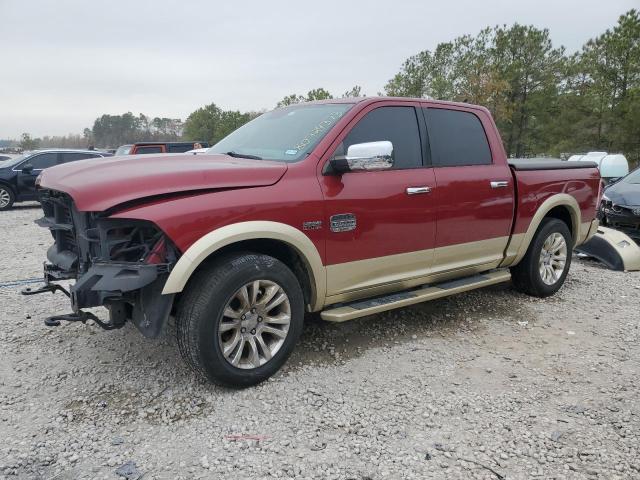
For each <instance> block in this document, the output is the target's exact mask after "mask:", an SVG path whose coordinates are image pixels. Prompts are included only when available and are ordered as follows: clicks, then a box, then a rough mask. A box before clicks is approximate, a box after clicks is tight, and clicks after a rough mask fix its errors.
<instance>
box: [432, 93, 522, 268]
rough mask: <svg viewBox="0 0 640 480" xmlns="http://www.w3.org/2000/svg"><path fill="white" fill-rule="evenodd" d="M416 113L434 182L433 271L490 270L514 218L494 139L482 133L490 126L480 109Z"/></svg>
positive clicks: (509, 183) (508, 178)
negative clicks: (422, 126) (427, 145)
mask: <svg viewBox="0 0 640 480" xmlns="http://www.w3.org/2000/svg"><path fill="white" fill-rule="evenodd" d="M422 111H423V113H424V116H425V120H426V124H427V131H428V134H429V143H430V146H431V153H432V162H433V167H434V173H435V180H436V188H435V190H434V195H433V198H432V201H433V202H434V203H435V204H436V205H437V218H436V225H437V227H436V229H437V235H436V242H435V258H434V264H433V273H439V272H443V273H444V272H449V271H452V272H454V271H455V270H460V269H469V268H470V267H471V268H475V269H477V270H484V269H490V268H494V267H496V266H497V265H498V264H499V263H500V261H501V260H502V258H503V255H504V250H505V248H506V246H507V242H508V241H509V235H510V233H511V224H512V221H513V216H514V185H513V177H512V173H511V170H510V169H509V166H508V165H507V163H506V161H504V158H503V155H501V152H503V150H502V147H501V145H500V144H499V143H498V142H499V141H500V139H499V137H497V136H496V135H495V134H494V135H492V136H491V135H490V136H487V132H495V127H494V126H493V123H492V122H491V121H490V118H489V117H488V115H486V114H484V112H482V111H479V110H474V109H470V108H465V107H462V106H461V107H455V108H453V107H449V106H447V108H446V109H444V108H435V107H431V106H429V107H428V108H423V110H422ZM488 138H491V143H490V141H489V140H488ZM496 160H497V161H496ZM501 160H502V161H501Z"/></svg>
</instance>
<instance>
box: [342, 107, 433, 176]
mask: <svg viewBox="0 0 640 480" xmlns="http://www.w3.org/2000/svg"><path fill="white" fill-rule="evenodd" d="M379 141H389V142H391V143H392V144H393V160H394V165H393V169H396V170H398V169H406V168H418V167H422V165H423V163H422V144H421V141H420V129H419V126H418V118H417V116H416V110H415V108H414V107H413V106H406V107H404V106H388V107H379V108H376V109H375V110H372V111H370V112H369V113H367V114H366V115H365V116H364V117H363V118H362V119H360V120H359V121H358V123H357V124H356V125H355V126H354V127H353V128H352V129H351V131H350V132H349V133H348V134H347V136H346V137H345V138H344V140H343V141H342V143H341V144H340V146H338V148H337V149H336V151H335V153H334V156H340V155H346V153H347V151H348V149H349V147H350V146H351V145H355V144H357V143H367V142H379Z"/></svg>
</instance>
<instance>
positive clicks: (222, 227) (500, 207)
mask: <svg viewBox="0 0 640 480" xmlns="http://www.w3.org/2000/svg"><path fill="white" fill-rule="evenodd" d="M346 101H347V102H354V101H353V100H346ZM393 105H402V106H407V105H409V106H413V107H415V108H416V109H418V110H419V109H421V108H446V109H458V110H465V111H469V112H471V113H473V114H474V115H476V116H477V117H478V118H479V119H480V121H481V123H482V125H483V127H484V129H485V132H486V135H487V139H488V142H489V146H490V149H491V154H492V164H491V165H481V166H462V167H440V168H439V167H434V166H433V165H432V164H431V163H430V158H431V154H430V143H429V138H428V126H427V125H426V122H425V120H424V117H423V116H422V115H418V118H419V123H420V130H421V139H422V145H423V152H422V154H423V155H422V156H423V164H422V166H421V167H419V168H415V169H409V170H387V171H378V172H359V173H356V172H352V173H346V174H343V175H335V174H326V173H325V172H326V167H327V164H328V162H329V160H330V158H331V157H332V155H333V152H334V151H335V149H336V147H337V145H338V144H339V143H340V142H341V141H342V139H343V138H344V137H345V136H346V134H347V133H348V132H349V131H350V129H351V128H352V127H353V126H354V125H355V124H356V123H357V122H358V121H359V120H360V119H361V118H362V117H363V116H364V115H366V114H367V113H368V112H369V111H371V110H373V109H375V108H380V107H383V106H393ZM189 157H190V158H188V159H187V158H185V159H183V161H180V162H176V161H175V159H167V158H166V157H165V159H163V158H162V157H151V156H149V157H147V158H145V159H142V158H138V159H136V160H135V161H133V162H131V164H127V165H126V168H124V167H125V165H124V164H120V163H118V162H120V161H121V160H118V159H115V160H108V161H106V162H105V161H103V162H102V163H101V167H100V168H101V171H100V172H99V174H96V172H95V170H94V171H92V172H91V176H95V178H96V180H95V181H92V180H90V178H89V176H88V172H84V173H83V172H82V171H80V170H78V171H72V170H71V169H65V168H64V167H60V168H56V169H53V170H52V171H51V172H49V171H47V172H46V173H45V175H44V176H43V177H42V178H41V180H40V182H41V186H42V187H44V188H48V189H53V190H62V191H65V192H67V193H69V194H70V195H71V196H72V198H73V199H74V202H75V204H76V208H78V209H79V210H80V211H106V212H108V213H109V214H110V216H111V217H114V218H130V219H143V220H148V221H151V222H153V223H154V224H156V225H157V226H158V227H159V228H160V229H162V230H163V231H164V233H165V234H166V235H167V236H168V237H169V238H170V239H171V240H172V242H173V243H174V244H175V246H176V247H177V248H178V249H179V251H180V253H181V257H180V259H179V260H178V262H177V264H176V265H175V267H174V268H173V270H172V272H171V274H170V276H169V278H168V280H167V282H166V285H165V287H164V290H163V294H175V293H179V292H181V291H182V290H183V289H184V288H185V286H186V285H187V282H188V280H189V278H190V276H191V275H192V274H193V272H194V271H195V270H196V269H197V267H198V266H199V265H200V264H201V263H202V262H203V261H204V260H205V259H207V258H209V257H210V256H211V255H216V253H217V252H219V251H221V250H223V249H226V248H229V247H230V246H233V245H242V244H246V243H247V242H251V243H250V245H251V247H252V248H255V247H256V246H257V245H258V243H257V242H265V243H264V245H265V248H267V249H268V248H270V247H269V246H270V245H271V246H272V245H274V244H275V243H277V244H279V245H282V246H284V247H286V248H288V249H290V250H291V251H292V252H293V253H294V255H295V256H296V258H298V259H299V261H300V265H301V266H302V270H303V275H304V280H305V283H306V284H307V286H308V299H307V300H308V309H309V310H311V311H318V310H321V309H322V308H323V307H325V306H327V305H331V304H335V303H337V302H344V301H348V300H353V299H358V298H363V297H368V296H372V295H377V294H380V293H386V292H391V291H396V290H402V289H405V288H408V287H413V286H417V285H422V284H425V283H430V282H434V281H441V280H447V279H451V278H456V277H459V276H463V275H469V274H473V273H477V272H482V271H487V270H491V269H494V268H497V267H499V266H513V265H515V264H516V263H517V262H518V261H519V260H520V259H521V258H522V256H523V255H524V252H526V249H527V247H528V244H529V242H530V240H531V238H532V237H533V234H534V233H535V231H536V229H537V227H538V225H539V224H540V222H541V221H542V219H543V218H545V216H548V215H551V216H557V217H558V218H560V219H562V220H565V221H567V223H568V225H569V226H570V228H571V231H572V234H573V236H574V241H575V243H576V244H579V243H581V242H583V241H584V240H585V239H586V238H587V237H588V236H589V235H591V234H593V232H594V231H595V230H594V225H595V216H596V215H595V213H596V212H595V210H596V205H597V201H598V186H599V175H598V171H597V169H596V168H585V169H576V170H557V171H547V170H540V171H526V172H519V171H514V169H512V168H510V166H509V164H508V162H507V158H506V154H505V151H504V148H503V146H502V142H501V140H500V137H499V134H498V131H497V128H496V126H495V124H494V122H493V120H492V118H491V115H490V114H489V112H488V111H487V110H486V109H484V108H482V107H475V106H470V105H466V104H455V103H449V102H437V101H426V100H423V99H393V98H369V99H364V100H360V101H357V102H356V103H355V105H354V107H353V108H351V109H350V110H349V111H348V112H347V113H346V114H345V115H344V116H343V117H342V118H341V119H340V120H339V121H338V122H337V123H336V125H335V126H334V127H333V128H332V129H331V131H330V132H329V133H328V134H327V135H326V136H325V137H324V138H323V139H322V140H321V141H320V142H319V144H318V145H317V146H316V147H315V148H314V150H313V151H312V152H311V153H310V155H308V156H307V158H305V159H304V160H302V161H299V162H297V163H289V164H287V163H284V162H282V163H281V162H267V161H262V160H245V159H235V158H230V157H227V156H225V155H198V156H189ZM145 162H150V163H149V164H148V165H146V164H145ZM151 163H152V164H153V165H151ZM151 167H153V168H151ZM496 182H497V183H496ZM416 187H427V188H426V190H425V193H424V194H419V195H408V194H407V191H408V190H407V189H410V188H416ZM344 213H349V214H352V215H354V216H355V218H356V219H357V227H356V228H355V229H353V230H351V231H346V232H333V231H331V229H330V228H329V225H330V222H331V217H333V216H335V215H339V214H344ZM309 225H313V228H307V226H309Z"/></svg>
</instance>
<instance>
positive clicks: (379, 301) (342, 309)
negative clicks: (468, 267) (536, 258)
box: [320, 269, 511, 322]
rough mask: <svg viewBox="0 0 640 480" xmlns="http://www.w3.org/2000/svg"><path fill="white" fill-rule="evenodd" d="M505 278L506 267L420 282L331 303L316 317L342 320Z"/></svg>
mask: <svg viewBox="0 0 640 480" xmlns="http://www.w3.org/2000/svg"><path fill="white" fill-rule="evenodd" d="M509 280H511V272H510V271H509V270H508V269H502V270H493V271H490V272H486V273H482V274H479V275H472V276H470V277H463V278H459V279H456V280H449V281H446V282H442V283H436V284H433V285H423V286H422V287H418V288H417V289H412V290H404V291H401V292H396V293H391V294H388V295H383V296H379V297H374V298H367V299H364V300H358V301H355V302H350V303H342V304H336V305H332V306H331V308H329V309H328V310H324V311H323V312H321V313H320V316H321V317H322V319H323V320H326V321H328V322H346V321H347V320H353V319H354V318H359V317H364V316H366V315H372V314H374V313H380V312H386V311H387V310H393V309H394V308H401V307H407V306H409V305H414V304H416V303H422V302H427V301H429V300H435V299H437V298H442V297H448V296H449V295H455V294H456V293H462V292H468V291H469V290H475V289H476V288H482V287H487V286H489V285H495V284H497V283H503V282H508V281H509Z"/></svg>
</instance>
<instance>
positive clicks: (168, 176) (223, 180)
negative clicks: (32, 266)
mask: <svg viewBox="0 0 640 480" xmlns="http://www.w3.org/2000/svg"><path fill="white" fill-rule="evenodd" d="M286 171H287V164H286V163H284V162H272V161H267V160H249V159H244V158H232V157H229V156H227V155H222V154H212V155H192V154H187V155H185V154H168V155H159V156H155V155H133V156H123V157H110V158H97V159H91V160H80V161H78V162H71V163H67V164H64V165H59V166H56V167H52V168H48V169H46V170H44V171H43V172H42V174H41V176H40V177H39V179H38V182H39V183H38V185H39V186H40V188H47V189H51V190H57V191H61V192H65V193H67V194H69V195H71V197H72V198H73V201H74V202H75V205H76V208H77V209H78V210H80V211H89V212H101V211H104V210H107V209H110V208H113V207H115V206H117V205H120V204H122V203H125V202H130V201H133V200H139V199H143V198H146V197H152V196H157V195H167V194H179V193H181V192H190V191H197V190H214V189H229V188H241V187H260V186H267V185H273V184H274V183H276V182H277V181H278V180H280V178H282V176H283V175H284V173H285V172H286Z"/></svg>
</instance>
